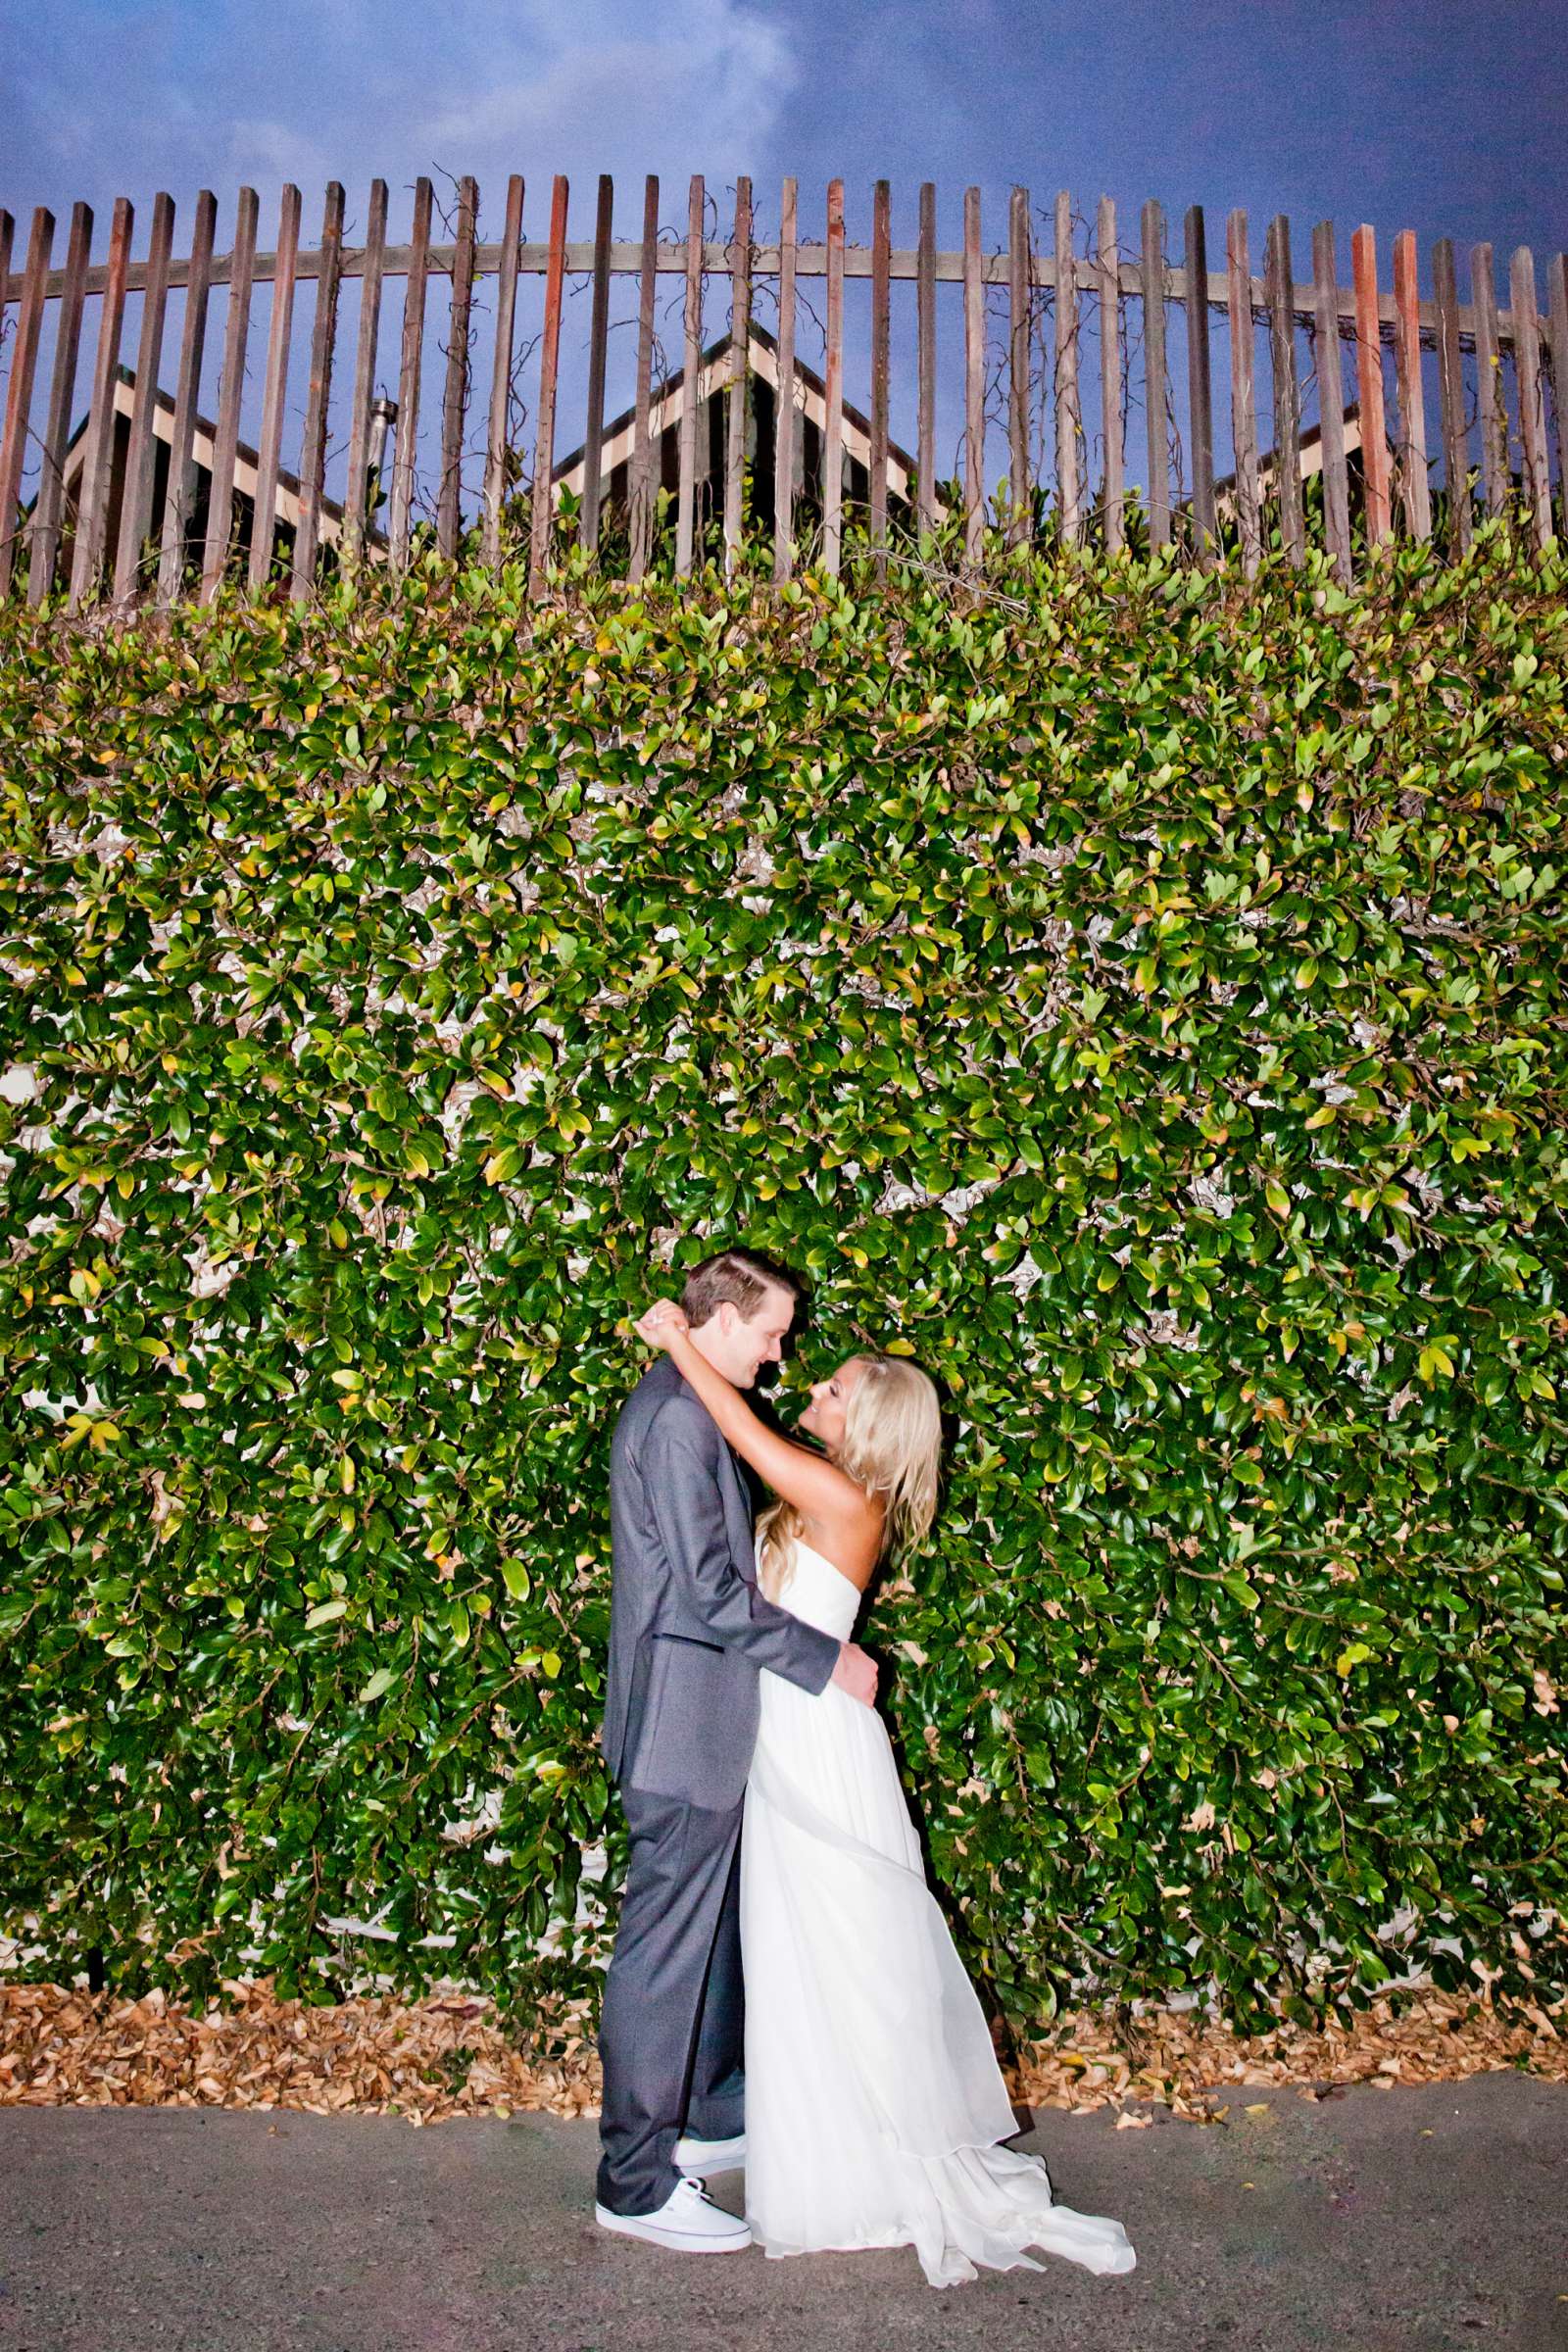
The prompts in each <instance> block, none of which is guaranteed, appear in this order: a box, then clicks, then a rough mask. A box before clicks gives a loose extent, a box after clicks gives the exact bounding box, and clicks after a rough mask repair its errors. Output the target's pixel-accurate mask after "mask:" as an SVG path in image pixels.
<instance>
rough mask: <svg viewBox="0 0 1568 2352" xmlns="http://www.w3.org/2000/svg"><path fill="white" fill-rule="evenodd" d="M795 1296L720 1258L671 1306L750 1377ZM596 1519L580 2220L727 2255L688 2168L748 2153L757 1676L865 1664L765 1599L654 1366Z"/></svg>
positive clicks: (735, 1510) (719, 2228)
mask: <svg viewBox="0 0 1568 2352" xmlns="http://www.w3.org/2000/svg"><path fill="white" fill-rule="evenodd" d="M799 1298H800V1288H799V1285H798V1284H797V1283H796V1282H795V1281H794V1280H793V1278H792V1277H791V1276H790V1275H788V1274H786V1273H785V1272H784V1271H783V1270H782V1269H781V1268H779V1267H776V1266H772V1265H769V1264H768V1263H767V1261H766V1260H765V1259H762V1258H759V1257H754V1256H752V1255H751V1254H750V1253H749V1252H748V1251H746V1250H721V1251H720V1252H719V1254H718V1255H717V1256H716V1257H709V1258H705V1259H704V1260H703V1262H702V1264H701V1265H700V1266H697V1267H694V1269H693V1270H692V1272H691V1274H690V1275H689V1276H688V1278H687V1282H686V1287H685V1290H684V1291H683V1292H682V1294H681V1305H682V1307H683V1308H684V1310H685V1313H686V1319H687V1322H688V1324H689V1326H690V1329H691V1336H692V1341H693V1344H694V1345H695V1346H696V1347H697V1348H701V1350H702V1352H703V1354H704V1355H705V1356H706V1357H707V1358H708V1360H709V1362H710V1363H711V1365H712V1366H713V1368H714V1369H715V1371H718V1372H722V1373H723V1375H724V1377H725V1379H726V1380H729V1381H732V1382H733V1383H734V1385H735V1386H736V1388H738V1389H749V1388H750V1387H751V1386H752V1383H753V1382H754V1381H755V1380H756V1378H757V1375H758V1372H759V1371H760V1368H761V1366H762V1365H763V1364H772V1363H777V1362H778V1360H779V1357H780V1354H781V1351H782V1347H783V1342H784V1337H785V1334H786V1333H787V1332H788V1330H789V1328H790V1324H791V1322H792V1321H793V1319H794V1315H795V1309H796V1305H797V1302H798V1300H799ZM610 1514H611V1539H612V1548H613V1590H612V1598H611V1612H610V1674H609V1680H608V1684H607V1687H606V1692H605V1728H604V1750H605V1761H606V1764H607V1766H608V1768H609V1771H610V1773H611V1776H612V1778H613V1780H614V1781H615V1782H616V1783H617V1785H618V1788H619V1791H620V1801H621V1805H622V1808H623V1810H624V1812H625V1816H626V1826H627V1829H628V1830H629V1832H630V1835H631V1854H630V1861H629V1864H628V1867H627V1872H626V1886H625V1892H624V1894H623V1895H622V1898H621V1909H620V1926H619V1930H618V1933H617V1934H616V1936H615V1948H614V1953H613V1957H612V1959H611V1963H610V1974H609V1978H608V1980H607V1983H606V1985H605V2001H604V2014H603V2020H602V2023H601V2027H600V2034H599V2049H600V2055H601V2057H602V2059H603V2061H604V2078H605V2082H604V2109H603V2118H602V2121H601V2124H600V2128H599V2131H600V2147H601V2157H600V2164H599V2180H598V2193H597V2202H596V2204H595V2207H594V2212H595V2216H596V2218H597V2220H598V2221H599V2223H600V2224H601V2226H602V2227H603V2228H604V2229H615V2230H619V2231H620V2232H622V2233H623V2234H624V2235H626V2236H628V2237H646V2238H649V2239H651V2240H652V2241H653V2243H654V2244H656V2245H661V2246H670V2247H672V2248H674V2249H675V2250H676V2251H678V2252H681V2253H688V2254H729V2253H736V2252H738V2251H739V2250H740V2249H741V2248H742V2247H744V2246H747V2245H749V2244H750V2243H751V2231H750V2229H748V2228H747V2226H746V2224H745V2222H744V2221H737V2220H736V2219H735V2217H734V2216H733V2215H731V2214H728V2213H725V2212H723V2211H722V2210H721V2209H720V2208H719V2207H718V2206H716V2205H714V2204H712V2203H711V2201H710V2199H709V2197H708V2195H707V2192H706V2191H705V2189H704V2187H703V2183H702V2180H701V2179H700V2178H698V2177H697V2176H700V2175H701V2174H702V2173H703V2172H704V2171H705V2170H711V2171H725V2170H728V2169H731V2168H732V2167H734V2166H735V2165H737V2164H741V2163H743V2162H744V2161H745V2156H746V2141H745V2137H744V2132H745V2091H746V2082H745V2074H744V2071H743V2029H744V2017H745V2010H744V2004H743V1996H742V1986H741V1955H740V1914H739V1861H740V1831H741V1805H742V1799H743V1797H744V1795H745V1791H746V1776H747V1772H748V1770H749V1768H750V1765H751V1760H752V1748H753V1745H754V1743H755V1741H756V1739H757V1720H758V1688H757V1676H758V1670H759V1668H760V1667H764V1666H765V1667H767V1668H768V1669H769V1670H770V1671H771V1672H772V1673H774V1674H780V1675H783V1676H784V1678H785V1679H786V1681H788V1682H792V1683H797V1684H799V1685H800V1687H801V1688H802V1689H803V1690H806V1691H821V1690H824V1689H825V1688H826V1686H827V1685H828V1684H829V1683H830V1682H833V1683H837V1684H838V1685H839V1687H840V1688H841V1689H842V1690H844V1691H849V1692H850V1694H851V1696H852V1697H855V1698H858V1699H860V1700H863V1701H864V1703H865V1704H866V1705H869V1704H870V1703H871V1700H872V1699H873V1698H874V1696H875V1695H876V1668H875V1666H874V1665H873V1664H872V1662H871V1660H870V1659H869V1658H868V1657H867V1656H866V1654H865V1652H864V1651H863V1650H862V1649H859V1648H858V1647H857V1646H856V1644H855V1643H854V1642H838V1641H836V1640H835V1639H834V1638H833V1636H831V1635H829V1634H824V1633H819V1632H818V1631H817V1629H816V1628H815V1627H814V1626H809V1625H805V1624H803V1623H802V1622H801V1620H800V1619H799V1618H796V1617H792V1616H790V1615H789V1613H788V1612H787V1611H786V1610H784V1609H780V1608H775V1607H774V1605H773V1603H772V1602H771V1601H769V1600H767V1599H764V1597H763V1596H762V1594H761V1593H759V1591H758V1589H757V1572H756V1567H755V1564H754V1557H753V1536H752V1508H751V1502H750V1500H749V1498H748V1494H747V1490H746V1487H745V1485H744V1483H743V1481H742V1477H741V1473H740V1469H739V1466H738V1464H737V1462H736V1459H735V1456H734V1455H733V1454H732V1453H731V1451H730V1449H729V1447H728V1446H726V1445H725V1443H724V1441H723V1439H722V1438H721V1437H720V1436H719V1434H718V1430H717V1428H716V1427H715V1425H714V1423H713V1421H712V1420H711V1417H710V1415H709V1413H708V1412H707V1410H706V1408H705V1407H704V1406H703V1405H702V1404H701V1403H700V1402H699V1401H698V1398H697V1397H696V1396H695V1394H694V1393H693V1391H692V1390H691V1389H690V1388H689V1387H688V1386H687V1384H686V1382H685V1381H684V1380H682V1378H681V1376H680V1374H679V1373H678V1372H677V1371H676V1370H675V1367H674V1365H673V1364H672V1363H671V1362H670V1360H669V1358H668V1357H667V1356H661V1357H660V1359H659V1361H658V1362H657V1363H656V1364H653V1365H651V1366H650V1368H649V1370H648V1371H647V1372H645V1373H644V1375H643V1377H642V1379H641V1380H640V1381H639V1382H638V1384H637V1387H636V1388H635V1389H634V1390H633V1391H632V1394H631V1396H630V1397H628V1398H627V1400H626V1402H625V1404H624V1405H623V1406H622V1408H621V1411H620V1416H619V1418H618V1420H617V1421H616V1423H615V1435H614V1439H613V1443H612V1446H611V1449H610ZM683 2132H684V2133H685V2134H686V2136H685V2137H682V2133H683Z"/></svg>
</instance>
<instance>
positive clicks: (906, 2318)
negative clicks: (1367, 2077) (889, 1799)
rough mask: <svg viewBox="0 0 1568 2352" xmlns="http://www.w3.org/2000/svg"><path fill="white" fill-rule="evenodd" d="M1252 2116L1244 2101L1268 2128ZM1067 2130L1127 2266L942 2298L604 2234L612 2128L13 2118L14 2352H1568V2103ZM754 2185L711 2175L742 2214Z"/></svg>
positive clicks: (1415, 2093) (1099, 2123) (7, 2139)
mask: <svg viewBox="0 0 1568 2352" xmlns="http://www.w3.org/2000/svg"><path fill="white" fill-rule="evenodd" d="M1249 2105H1250V2107H1251V2108H1252V2109H1254V2110H1255V2112H1251V2113H1249V2112H1248V2107H1249ZM1152 2112H1153V2115H1154V2122H1153V2123H1152V2126H1151V2127H1150V2128H1149V2129H1147V2130H1144V2131H1117V2130H1116V2129H1115V2128H1114V2122H1113V2119H1112V2117H1111V2116H1110V2115H1109V2114H1108V2113H1106V2112H1105V2111H1103V2110H1101V2111H1097V2112H1095V2113H1094V2114H1092V2115H1088V2116H1085V2117H1083V2118H1075V2117H1072V2116H1068V2115H1064V2114H1060V2113H1057V2112H1054V2111H1053V2112H1048V2113H1046V2114H1045V2115H1043V2116H1042V2118H1041V2120H1040V2123H1039V2125H1038V2127H1037V2130H1036V2131H1035V2132H1034V2133H1033V2134H1032V2135H1031V2137H1030V2138H1029V2139H1028V2140H1027V2141H1026V2142H1024V2143H1022V2144H1025V2145H1028V2146H1031V2147H1034V2148H1035V2149H1037V2150H1038V2151H1039V2153H1040V2154H1042V2155H1043V2156H1044V2157H1045V2158H1046V2161H1047V2163H1048V2164H1049V2166H1050V2168H1051V2174H1052V2180H1053V2182H1054V2188H1055V2193H1056V2195H1057V2196H1058V2197H1060V2198H1061V2200H1062V2201H1063V2202H1064V2203H1065V2204H1069V2205H1073V2206H1076V2207H1077V2208H1078V2209H1079V2210H1080V2211H1082V2212H1089V2213H1107V2214H1114V2215H1116V2216H1118V2217H1119V2218H1120V2219H1121V2220H1122V2221H1123V2222H1124V2223H1125V2224H1126V2226H1127V2229H1128V2232H1129V2234H1130V2235H1131V2237H1132V2240H1133V2243H1134V2245H1135V2247H1136V2248H1137V2252H1138V2268H1137V2270H1136V2271H1135V2272H1133V2273H1132V2274H1131V2276H1129V2277H1127V2278H1093V2277H1091V2276H1090V2274H1089V2273H1088V2272H1086V2271H1082V2270H1079V2269H1077V2268H1076V2267H1075V2266H1073V2265H1071V2264H1069V2263H1066V2262H1063V2261H1061V2260H1060V2259H1059V2258H1054V2257H1047V2258H1046V2260H1047V2266H1048V2267H1047V2268H1046V2269H1045V2270H1044V2271H1043V2272H1042V2273H1039V2274H1035V2273H1031V2272H1027V2271H1012V2272H1006V2273H988V2274H984V2275H983V2276H982V2277H981V2278H979V2279H977V2280H976V2281H975V2282H974V2283H973V2284H970V2285H966V2286H959V2287H950V2288H947V2289H945V2290H941V2291H938V2290H935V2289H933V2288H930V2287H927V2286H926V2284H925V2282H924V2280H923V2278H921V2275H920V2271H919V2268H918V2265H917V2263H916V2261H915V2258H914V2254H913V2252H912V2250H909V2249H900V2250H898V2251H896V2252H892V2253H871V2254H831V2255H820V2256H798V2257H795V2258H793V2259H791V2260H789V2261H785V2262H769V2261H767V2260H766V2259H765V2258H764V2257H763V2256H762V2255H761V2254H760V2253H755V2252H753V2253H747V2254H742V2255H738V2256H732V2257H727V2258H723V2259H719V2260H707V2261H703V2260H694V2259H691V2258H683V2257H680V2256H677V2255H671V2254H665V2253H662V2252H660V2251H657V2250H656V2249H654V2248H652V2247H648V2246H644V2245H638V2244H635V2243H633V2242H631V2241H629V2240H626V2239H622V2238H615V2237H611V2236H609V2235H607V2234H606V2233H605V2232H604V2231H602V2230H600V2229H597V2228H596V2227H595V2224H594V2221H593V2173H594V2160H595V2130H594V2126H593V2125H592V2124H591V2123H562V2122H557V2121H555V2120H554V2119H553V2118H550V2117H545V2116H532V2115H522V2116H518V2117H516V2118H515V2119H514V2120H513V2121H512V2122H510V2123H505V2124H503V2123H497V2122H475V2123H451V2124H442V2125H439V2126H435V2127H432V2128H429V2129H425V2130H422V2131H416V2130H414V2129H412V2128H411V2127H410V2126H409V2125H407V2124H404V2123H401V2122H398V2121H396V2120H393V2119H383V2118H380V2117H374V2116H368V2117H361V2116H344V2117H340V2118H331V2119H328V2118H324V2117H317V2116H311V2115H294V2114H273V2115H270V2116H266V2115H243V2114H228V2113H224V2112H222V2111H220V2110H212V2111H206V2112H203V2111H199V2110H189V2109H175V2108H136V2107H131V2108H123V2107H113V2108H58V2109H56V2108H11V2109H7V2110H5V2111H3V2112H0V2348H3V2352H492V2348H494V2352H501V2348H502V2347H506V2352H531V2347H533V2346H539V2347H541V2348H542V2352H543V2348H548V2352H557V2348H559V2352H642V2348H643V2347H653V2346H659V2347H664V2346H669V2347H673V2348H675V2352H687V2348H688V2347H692V2348H701V2352H707V2348H708V2347H712V2348H713V2352H732V2348H733V2352H775V2348H776V2352H784V2348H785V2347H788V2352H814V2348H815V2347H817V2346H822V2347H840V2346H843V2347H853V2348H854V2352H906V2347H907V2348H908V2352H923V2348H924V2347H927V2346H931V2347H935V2346H942V2347H945V2348H953V2352H962V2348H963V2347H968V2346H981V2345H984V2346H985V2347H987V2352H1012V2348H1013V2347H1020V2348H1021V2347H1023V2346H1030V2347H1034V2346H1062V2347H1069V2346H1070V2347H1072V2352H1449V2348H1450V2347H1453V2348H1455V2352H1457V2348H1459V2347H1464V2348H1465V2352H1468V2348H1469V2347H1479V2346H1486V2347H1488V2348H1489V2352H1503V2348H1504V2347H1507V2348H1508V2352H1568V2088H1564V2087H1563V2086H1562V2085H1560V2084H1553V2083H1549V2082H1542V2081H1539V2080H1537V2079H1534V2078H1531V2077H1529V2076H1524V2075H1519V2074H1514V2073H1497V2074H1492V2075H1485V2076H1478V2077H1474V2078H1472V2079H1471V2080H1470V2081H1469V2082H1459V2083H1432V2084H1426V2085H1421V2086H1414V2087H1408V2088H1406V2087H1402V2086H1400V2087H1396V2088H1394V2089H1391V2090H1383V2091H1380V2090H1377V2089H1373V2088H1371V2087H1366V2088H1362V2087H1356V2088H1353V2089H1349V2090H1346V2091H1343V2092H1339V2093H1336V2094H1335V2095H1333V2096H1332V2097H1330V2098H1329V2099H1327V2100H1325V2101H1323V2102H1322V2103H1321V2104H1317V2105H1313V2104H1311V2103H1309V2102H1308V2101H1306V2100H1304V2099H1301V2098H1299V2097H1298V2096H1297V2095H1296V2093H1295V2092H1293V2091H1288V2090H1287V2091H1283V2092H1275V2093H1268V2092H1264V2091H1261V2090H1243V2091H1238V2093H1237V2094H1236V2097H1235V2099H1234V2100H1233V2102H1232V2104H1231V2106H1230V2109H1229V2113H1228V2116H1227V2118H1226V2120H1225V2122H1224V2123H1223V2124H1221V2125H1216V2126H1210V2127H1208V2128H1200V2127H1199V2126H1196V2125H1193V2124H1188V2123H1183V2122H1180V2121H1176V2120H1174V2119H1172V2118H1170V2117H1169V2116H1168V2115H1167V2114H1166V2113H1165V2111H1164V2110H1163V2109H1159V2108H1156V2109H1154V2110H1153V2111H1152ZM740 2185H741V2184H740V2180H739V2179H738V2177H736V2176H731V2177H729V2178H728V2179H726V2180H721V2181H717V2182H715V2184H714V2186H715V2191H716V2193H717V2194H718V2195H719V2197H720V2199H721V2201H722V2202H725V2203H727V2204H730V2205H732V2206H738V2204H739V2192H740Z"/></svg>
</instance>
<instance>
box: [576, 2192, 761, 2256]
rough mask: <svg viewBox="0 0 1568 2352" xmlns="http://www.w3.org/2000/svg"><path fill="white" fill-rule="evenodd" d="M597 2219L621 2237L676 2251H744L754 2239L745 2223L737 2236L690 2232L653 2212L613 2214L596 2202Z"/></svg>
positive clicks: (740, 2227)
mask: <svg viewBox="0 0 1568 2352" xmlns="http://www.w3.org/2000/svg"><path fill="white" fill-rule="evenodd" d="M594 2220H595V2221H596V2222H597V2223H598V2224H599V2227H600V2229H613V2230H615V2231H616V2232H617V2234H618V2235H619V2236H621V2237H641V2238H645V2239H646V2240H647V2242H648V2243H649V2245H651V2246H667V2247H668V2249H669V2251H670V2252H671V2253H672V2254H744V2253H745V2252H746V2249H747V2248H748V2246H750V2245H751V2244H752V2242H753V2240H752V2233H751V2230H750V2229H747V2227H746V2225H745V2223H744V2222H743V2223H741V2224H740V2225H739V2228H738V2230H737V2233H736V2234H735V2235H734V2236H733V2237H732V2236H729V2235H727V2234H726V2235H725V2236H723V2237H710V2236H708V2235H707V2234H706V2233H705V2232H703V2231H699V2230H693V2231H691V2232H690V2233H688V2232H687V2231H686V2230H683V2229H667V2228H666V2227H665V2226H664V2225H663V2224H662V2223H661V2222H656V2221H655V2219H654V2217H653V2216H652V2214H641V2213H612V2212H611V2211H610V2208H609V2207H608V2206H607V2205H598V2204H596V2205H595V2207H594Z"/></svg>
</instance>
